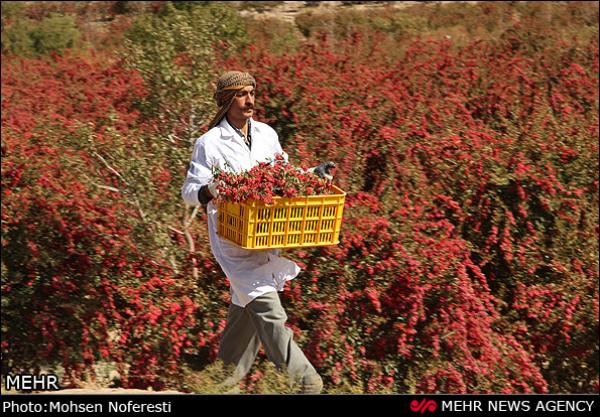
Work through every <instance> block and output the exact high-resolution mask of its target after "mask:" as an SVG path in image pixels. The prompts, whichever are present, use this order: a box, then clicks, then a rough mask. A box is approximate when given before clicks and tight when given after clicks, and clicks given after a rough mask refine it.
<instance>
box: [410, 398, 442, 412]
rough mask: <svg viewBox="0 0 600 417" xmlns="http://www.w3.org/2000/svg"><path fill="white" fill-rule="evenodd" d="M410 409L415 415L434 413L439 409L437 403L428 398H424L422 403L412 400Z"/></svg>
mask: <svg viewBox="0 0 600 417" xmlns="http://www.w3.org/2000/svg"><path fill="white" fill-rule="evenodd" d="M410 409H411V410H412V411H414V412H415V413H421V414H423V413H424V412H425V411H431V412H434V411H435V410H436V409H437V403H436V402H435V401H434V400H428V399H427V398H423V399H422V400H421V402H419V401H417V400H412V401H411V402H410Z"/></svg>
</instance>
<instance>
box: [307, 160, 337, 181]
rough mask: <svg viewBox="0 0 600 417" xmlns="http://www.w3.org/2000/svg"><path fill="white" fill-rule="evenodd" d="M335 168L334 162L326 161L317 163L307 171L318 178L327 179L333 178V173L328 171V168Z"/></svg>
mask: <svg viewBox="0 0 600 417" xmlns="http://www.w3.org/2000/svg"><path fill="white" fill-rule="evenodd" d="M333 168H335V162H332V161H327V162H325V163H323V164H321V165H317V166H316V167H313V168H310V169H309V170H308V172H312V173H313V174H315V175H317V176H319V177H320V178H325V179H327V180H329V181H331V180H333V175H331V173H330V172H329V170H331V169H333Z"/></svg>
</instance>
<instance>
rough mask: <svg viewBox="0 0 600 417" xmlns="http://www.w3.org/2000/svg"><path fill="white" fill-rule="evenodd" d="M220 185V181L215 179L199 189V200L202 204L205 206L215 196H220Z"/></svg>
mask: <svg viewBox="0 0 600 417" xmlns="http://www.w3.org/2000/svg"><path fill="white" fill-rule="evenodd" d="M218 187H219V183H218V182H214V181H213V182H211V183H208V184H206V185H203V186H202V187H200V190H198V201H200V204H202V205H204V206H205V205H207V204H208V203H209V202H210V201H211V200H212V199H213V198H217V197H218V196H219V189H218Z"/></svg>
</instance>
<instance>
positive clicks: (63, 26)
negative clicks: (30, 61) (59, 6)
mask: <svg viewBox="0 0 600 417" xmlns="http://www.w3.org/2000/svg"><path fill="white" fill-rule="evenodd" d="M8 13H9V15H14V16H15V17H16V19H15V22H14V23H13V24H12V25H10V26H9V25H7V26H6V27H5V19H4V16H3V18H2V26H3V28H2V29H3V30H2V51H3V52H10V53H13V54H15V55H20V56H27V57H32V56H40V55H46V54H49V53H50V52H56V53H58V54H62V53H63V52H64V51H65V50H67V49H70V48H73V47H75V46H76V45H77V44H78V42H79V39H80V37H81V34H80V32H79V29H78V28H77V25H76V22H75V18H74V17H73V16H70V15H60V14H55V13H53V14H50V16H48V17H46V18H44V19H42V20H41V21H40V22H39V23H38V22H35V21H33V20H31V19H23V18H22V17H20V16H19V15H18V14H17V13H19V9H17V8H16V7H13V6H11V7H10V9H9V12H8ZM9 19H10V18H9Z"/></svg>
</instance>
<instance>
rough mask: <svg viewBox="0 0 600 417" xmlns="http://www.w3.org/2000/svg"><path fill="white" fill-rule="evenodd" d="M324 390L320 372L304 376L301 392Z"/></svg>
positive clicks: (317, 392) (308, 392) (319, 391)
mask: <svg viewBox="0 0 600 417" xmlns="http://www.w3.org/2000/svg"><path fill="white" fill-rule="evenodd" d="M321 391H323V380H322V379H321V377H320V376H319V374H311V375H306V376H304V377H303V378H302V383H301V388H300V394H320V393H321Z"/></svg>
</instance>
